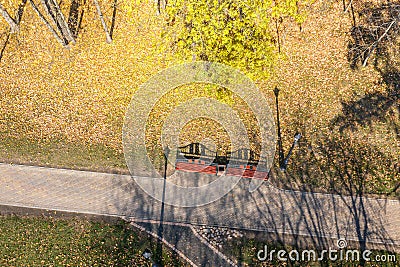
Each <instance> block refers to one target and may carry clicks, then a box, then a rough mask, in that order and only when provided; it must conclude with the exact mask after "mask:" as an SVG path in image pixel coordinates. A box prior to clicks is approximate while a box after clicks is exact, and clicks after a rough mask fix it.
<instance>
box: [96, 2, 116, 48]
mask: <svg viewBox="0 0 400 267" xmlns="http://www.w3.org/2000/svg"><path fill="white" fill-rule="evenodd" d="M93 2H94V5H95V6H96V10H97V13H98V14H99V17H100V21H101V24H102V25H103V29H104V32H105V34H106V40H107V43H111V42H112V38H111V36H110V33H109V31H108V28H107V24H106V22H105V21H104V17H103V13H102V12H101V8H100V5H99V2H98V1H97V0H93Z"/></svg>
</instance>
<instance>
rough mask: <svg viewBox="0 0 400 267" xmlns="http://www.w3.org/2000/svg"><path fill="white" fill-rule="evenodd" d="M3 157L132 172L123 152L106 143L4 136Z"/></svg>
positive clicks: (0, 152)
mask: <svg viewBox="0 0 400 267" xmlns="http://www.w3.org/2000/svg"><path fill="white" fill-rule="evenodd" d="M0 159H1V160H2V161H4V162H7V163H14V164H27V165H39V166H48V167H55V168H67V169H78V170H91V171H102V172H113V173H122V174H127V173H129V171H128V169H127V167H126V164H125V159H124V155H123V153H122V151H116V150H115V149H113V148H110V147H107V146H105V145H102V144H91V143H83V142H68V141H66V140H60V139H53V140H32V139H28V138H18V139H17V138H13V137H7V136H5V137H3V138H2V140H1V141H0Z"/></svg>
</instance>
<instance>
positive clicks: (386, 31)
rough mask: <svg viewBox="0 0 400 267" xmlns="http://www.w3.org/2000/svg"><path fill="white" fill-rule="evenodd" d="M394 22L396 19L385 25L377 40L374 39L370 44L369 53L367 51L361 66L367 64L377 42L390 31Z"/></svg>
mask: <svg viewBox="0 0 400 267" xmlns="http://www.w3.org/2000/svg"><path fill="white" fill-rule="evenodd" d="M395 23H396V21H395V20H393V21H392V22H391V23H390V25H389V27H387V29H386V30H385V32H384V33H383V34H382V35H381V36H380V37H379V38H378V40H376V42H374V43H373V44H372V45H371V46H370V49H369V53H368V55H367V56H366V57H365V59H364V61H363V63H362V66H363V67H365V66H366V65H367V61H368V59H369V58H370V56H371V54H372V52H373V51H374V50H375V49H376V47H377V46H378V44H379V42H380V41H382V39H383V38H384V37H385V36H386V35H387V33H388V32H389V31H390V29H391V28H392V26H393V25H394V24H395Z"/></svg>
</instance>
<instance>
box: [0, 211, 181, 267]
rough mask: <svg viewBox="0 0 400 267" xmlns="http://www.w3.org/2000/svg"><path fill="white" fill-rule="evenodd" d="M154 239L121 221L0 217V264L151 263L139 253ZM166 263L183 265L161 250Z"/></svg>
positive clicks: (153, 246) (115, 264)
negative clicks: (104, 221) (114, 222)
mask: <svg viewBox="0 0 400 267" xmlns="http://www.w3.org/2000/svg"><path fill="white" fill-rule="evenodd" d="M156 244H157V242H156V241H155V240H154V239H152V238H150V237H149V236H147V235H146V234H144V233H142V232H139V231H136V230H134V229H132V228H130V227H128V225H126V224H125V223H124V222H122V221H121V222H120V223H117V224H105V223H99V222H89V221H86V220H83V219H68V220H66V219H54V218H33V217H16V216H6V217H0V266H150V264H149V263H148V262H146V261H145V260H144V259H143V257H142V253H143V251H144V250H145V249H146V248H149V249H150V250H152V251H153V252H155V251H156ZM163 262H164V264H165V266H184V265H183V264H182V263H181V262H180V260H179V259H178V257H177V256H176V255H173V254H172V253H171V252H170V251H167V250H164V251H163Z"/></svg>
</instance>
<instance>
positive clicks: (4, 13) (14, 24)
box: [0, 3, 19, 32]
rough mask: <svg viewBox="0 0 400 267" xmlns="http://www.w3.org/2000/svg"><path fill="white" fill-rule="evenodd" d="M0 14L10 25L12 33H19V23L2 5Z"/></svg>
mask: <svg viewBox="0 0 400 267" xmlns="http://www.w3.org/2000/svg"><path fill="white" fill-rule="evenodd" d="M0 13H1V15H2V16H3V18H4V19H5V20H6V21H7V23H8V25H10V28H11V32H16V31H18V28H19V27H18V24H17V22H16V21H15V20H14V19H13V18H12V17H11V16H10V14H9V13H8V12H7V10H6V9H5V8H4V7H3V6H2V5H1V3H0Z"/></svg>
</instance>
